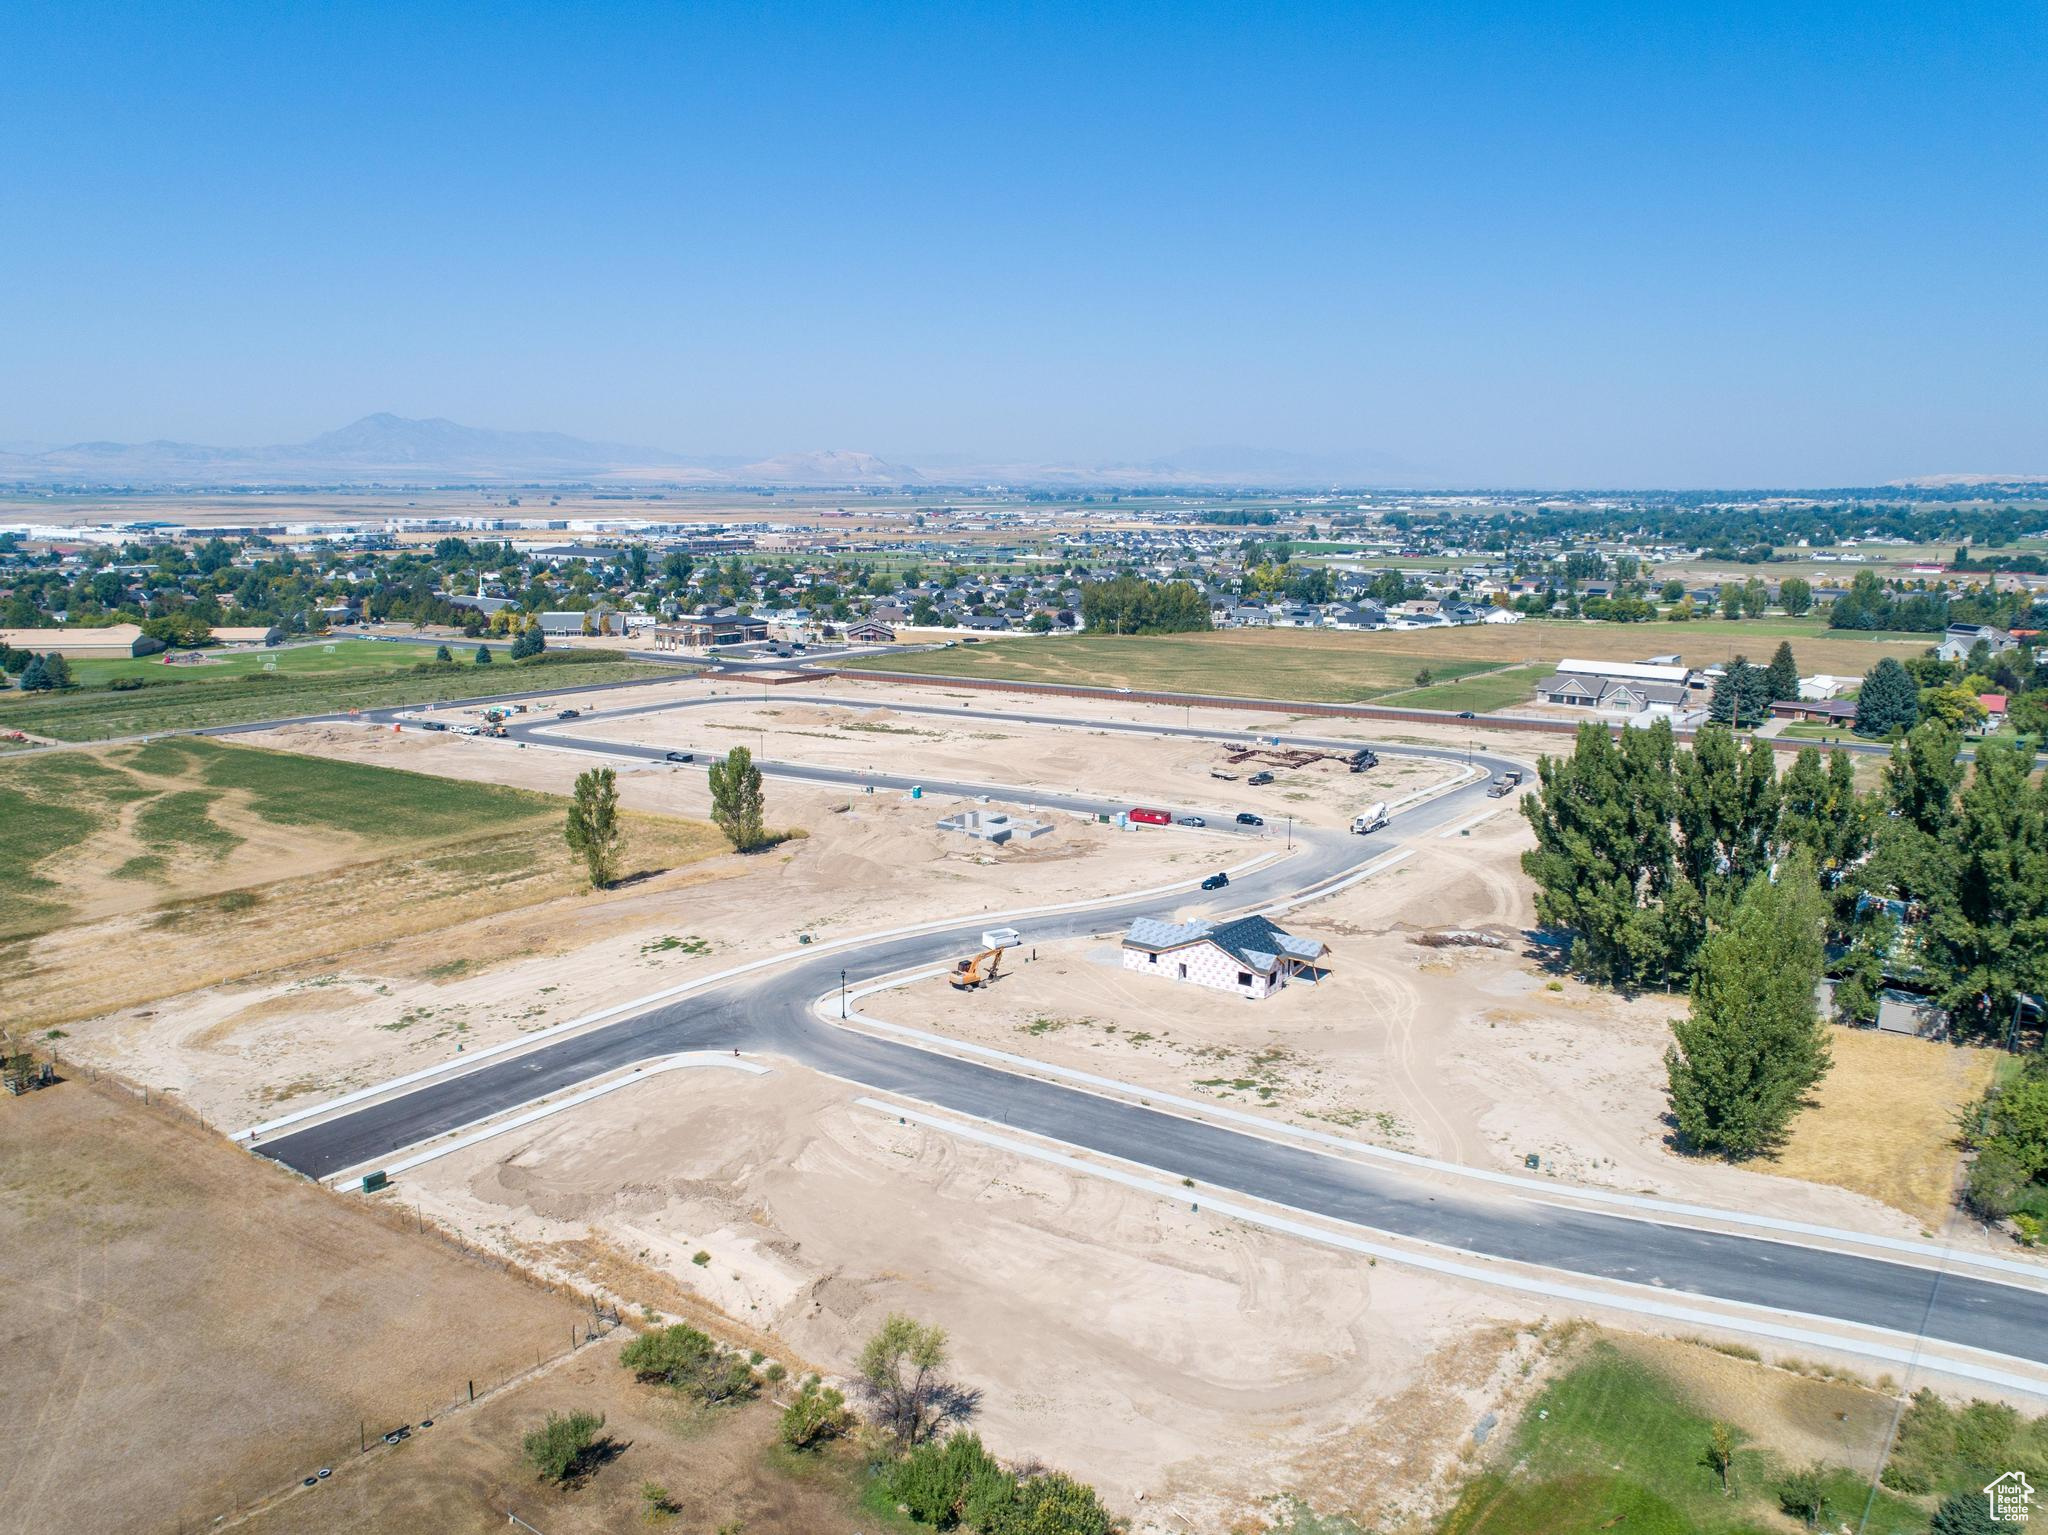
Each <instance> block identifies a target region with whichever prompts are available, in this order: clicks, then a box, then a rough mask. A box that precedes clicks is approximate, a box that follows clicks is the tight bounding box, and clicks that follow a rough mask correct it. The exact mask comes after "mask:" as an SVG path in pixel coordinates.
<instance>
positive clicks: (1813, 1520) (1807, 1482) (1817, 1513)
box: [1778, 1466, 1833, 1530]
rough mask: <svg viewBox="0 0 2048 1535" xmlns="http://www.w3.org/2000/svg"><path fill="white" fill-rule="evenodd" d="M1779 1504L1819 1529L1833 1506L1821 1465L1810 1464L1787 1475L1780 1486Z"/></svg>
mask: <svg viewBox="0 0 2048 1535" xmlns="http://www.w3.org/2000/svg"><path fill="white" fill-rule="evenodd" d="M1778 1506H1779V1507H1780V1508H1782V1509H1784V1510H1785V1512H1786V1513H1788V1514H1790V1515H1791V1516H1792V1517H1793V1518H1794V1519H1797V1520H1798V1521H1799V1522H1800V1523H1801V1524H1803V1525H1805V1526H1806V1527H1807V1528H1808V1529H1809V1530H1814V1529H1819V1528H1820V1523H1821V1521H1822V1520H1823V1519H1825V1518H1827V1516H1828V1511H1829V1509H1830V1508H1831V1507H1832V1506H1833V1505H1832V1504H1831V1503H1830V1502H1829V1500H1828V1484H1827V1477H1826V1476H1825V1475H1824V1474H1823V1473H1822V1471H1821V1468H1820V1467H1819V1466H1808V1467H1807V1468H1806V1469H1805V1470H1803V1471H1795V1472H1793V1473H1792V1474H1791V1475H1790V1476H1788V1477H1786V1478H1785V1480H1784V1482H1783V1483H1781V1484H1780V1486H1779V1488H1778Z"/></svg>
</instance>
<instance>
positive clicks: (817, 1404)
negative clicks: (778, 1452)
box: [782, 1375, 853, 1450]
mask: <svg viewBox="0 0 2048 1535" xmlns="http://www.w3.org/2000/svg"><path fill="white" fill-rule="evenodd" d="M852 1421H853V1414H851V1413H850V1412H848V1411H847V1410H846V1396H845V1394H844V1393H843V1392H839V1391H835V1390H834V1389H833V1388H832V1387H830V1386H828V1385H825V1384H824V1383H823V1382H822V1381H820V1380H819V1379H818V1377H817V1376H815V1375H813V1376H812V1377H811V1378H810V1379H809V1380H807V1381H805V1382H804V1385H803V1389H802V1390H801V1391H799V1392H798V1393H797V1394H796V1400H795V1401H794V1402H792V1403H790V1404H789V1409H788V1411H786V1412H784V1413H783V1415H782V1442H783V1443H784V1444H786V1445H788V1446H789V1447H790V1448H791V1449H792V1450H809V1449H815V1448H816V1447H817V1446H818V1445H821V1444H823V1443H824V1442H825V1441H826V1440H828V1439H836V1438H838V1437H839V1435H841V1434H843V1433H845V1432H846V1430H847V1427H848V1426H849V1425H850V1424H851V1423H852Z"/></svg>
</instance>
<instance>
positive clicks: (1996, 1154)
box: [1964, 1143, 2027, 1221]
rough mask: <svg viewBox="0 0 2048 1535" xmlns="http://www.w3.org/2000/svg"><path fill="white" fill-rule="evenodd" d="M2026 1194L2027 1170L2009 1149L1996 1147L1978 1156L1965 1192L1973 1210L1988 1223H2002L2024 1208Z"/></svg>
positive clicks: (1971, 1166)
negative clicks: (2022, 1205)
mask: <svg viewBox="0 0 2048 1535" xmlns="http://www.w3.org/2000/svg"><path fill="white" fill-rule="evenodd" d="M2026 1192H2027V1169H2026V1167H2025V1166H2024V1165H2023V1164H2022V1163H2021V1161H2020V1159H2019V1158H2018V1157H2017V1156H2015V1155H2013V1153H2012V1152H2011V1151H2010V1150H2009V1149H2007V1148H2006V1147H2004V1146H2000V1145H1997V1144H1996V1143H1993V1144H1991V1145H1988V1146H1986V1147H1985V1148H1984V1149H1983V1150H1982V1151H1979V1152H1978V1153H1977V1158H1976V1160H1975V1161H1973V1162H1972V1163H1971V1164H1970V1175H1969V1181H1968V1182H1967V1184H1966V1185H1965V1189H1964V1197H1965V1198H1966V1199H1968V1200H1969V1202H1970V1208H1971V1209H1973V1210H1975V1211H1976V1212H1977V1213H1978V1214H1979V1215H1981V1216H1983V1217H1984V1218H1985V1219H1986V1220H1991V1221H2002V1220H2004V1219H2005V1218H2006V1217H2007V1216H2008V1215H2010V1214H2012V1212H2013V1211H2014V1210H2017V1209H2018V1208H2020V1201H2021V1200H2022V1199H2023V1198H2024V1197H2025V1195H2026Z"/></svg>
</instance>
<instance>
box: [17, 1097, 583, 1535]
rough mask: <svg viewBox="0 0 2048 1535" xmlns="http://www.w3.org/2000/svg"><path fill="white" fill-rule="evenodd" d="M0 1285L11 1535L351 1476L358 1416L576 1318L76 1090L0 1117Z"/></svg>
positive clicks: (448, 1397)
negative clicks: (344, 1469)
mask: <svg viewBox="0 0 2048 1535" xmlns="http://www.w3.org/2000/svg"><path fill="white" fill-rule="evenodd" d="M0 1290H4V1291H5V1293H6V1295H7V1306H8V1312H9V1321H8V1328H9V1333H8V1335H9V1344H8V1365H7V1389H6V1390H5V1391H0V1437H4V1439H5V1441H6V1443H7V1444H8V1445H9V1446H10V1450H9V1453H8V1454H7V1455H5V1456H0V1530H6V1531H21V1532H28V1531H45V1530H76V1531H85V1530H116V1529H119V1530H163V1531H170V1530H195V1529H202V1528H205V1527H206V1526H207V1524H208V1522H209V1521H210V1520H212V1519H213V1517H214V1516H215V1515H217V1514H223V1513H227V1512H228V1511H230V1510H231V1509H233V1508H234V1507H235V1506H236V1505H237V1504H239V1503H243V1502H245V1501H247V1500H249V1499H252V1498H254V1497H256V1496H258V1495H260V1494H263V1493H267V1492H269V1491H271V1490H273V1489H275V1488H277V1487H279V1486H281V1485H284V1484H287V1483H291V1482H296V1481H297V1480H298V1479H299V1478H300V1477H302V1476H305V1475H308V1474H309V1473H311V1472H312V1471H313V1470H314V1469H316V1468H317V1467H320V1466H346V1465H348V1463H349V1462H350V1461H353V1460H355V1459H356V1458H357V1445H358V1434H359V1427H358V1425H359V1424H361V1423H363V1422H365V1421H367V1422H368V1423H369V1424H370V1425H371V1433H372V1434H373V1435H378V1434H381V1433H383V1431H384V1430H385V1429H387V1428H391V1427H395V1426H397V1425H398V1424H401V1423H416V1422H418V1421H419V1420H420V1418H422V1417H424V1416H431V1415H433V1414H435V1413H437V1412H439V1411H440V1410H441V1409H442V1408H445V1407H447V1406H448V1405H450V1404H451V1403H453V1402H455V1401H457V1400H458V1399H460V1398H462V1397H464V1396H465V1395H466V1393H467V1386H468V1382H469V1381H470V1380H472V1379H473V1380H475V1382H476V1384H477V1389H478V1390H479V1391H486V1390H488V1389H489V1388H490V1387H491V1386H493V1385H496V1384H497V1383H499V1382H501V1381H504V1380H506V1379H508V1378H509V1377H511V1376H513V1375H515V1374H517V1373H518V1372H519V1371H521V1370H522V1369H531V1368H532V1367H533V1365H534V1362H535V1360H536V1358H539V1357H542V1356H552V1355H555V1354H561V1353H564V1352H565V1351H566V1350H567V1348H568V1340H569V1330H570V1328H571V1327H572V1326H573V1325H574V1324H575V1323H576V1322H577V1321H578V1320H579V1319H582V1320H586V1321H587V1320H588V1318H589V1310H588V1308H587V1307H586V1306H579V1305H578V1304H577V1303H576V1302H575V1301H573V1300H570V1299H568V1298H565V1297H562V1296H558V1295H556V1294H554V1293H552V1292H550V1291H546V1290H542V1289H539V1288H537V1287H535V1286H533V1285H531V1284H528V1283H526V1282H524V1281H523V1280H521V1279H519V1278H517V1277H515V1276H513V1275H510V1274H507V1273H504V1272H502V1271H501V1270H500V1269H498V1268H496V1267H494V1266H491V1265H487V1264H484V1263H480V1262H477V1261H476V1260H474V1259H472V1258H469V1257H467V1256H466V1255H464V1254H462V1253H461V1252H460V1251H458V1250H457V1249H455V1248H453V1247H451V1246H449V1245H448V1244H446V1243H444V1242H442V1241H440V1240H439V1239H437V1238H436V1237H434V1236H433V1235H431V1234H429V1235H424V1236H422V1235H418V1234H415V1232H414V1231H413V1230H412V1226H411V1222H409V1221H408V1222H405V1223H404V1225H403V1226H402V1227H401V1226H400V1225H399V1223H398V1222H396V1221H393V1220H388V1219H386V1218H382V1217H380V1216H379V1215H377V1214H374V1213H372V1212H371V1211H369V1210H367V1209H365V1208H364V1207H363V1206H362V1204H361V1203H360V1202H352V1201H348V1200H344V1199H340V1198H337V1197H335V1196H333V1195H331V1194H329V1193H327V1192H326V1191H325V1190H324V1189H320V1188H317V1187H315V1186H314V1185H313V1184H311V1183H309V1182H307V1181H306V1180H305V1179H303V1178H300V1177H297V1176H295V1175H293V1174H291V1173H288V1172H286V1171H284V1170H283V1169H281V1168H279V1167H277V1166H276V1165H275V1164H272V1163H269V1162H265V1161H263V1160H262V1159H260V1158H257V1157H253V1156H251V1155H249V1154H248V1153H247V1152H245V1151H242V1150H240V1149H239V1148H237V1147H235V1146H232V1145H230V1144H229V1143H228V1142H227V1141H225V1140H223V1139H222V1138H221V1137H220V1136H219V1135H218V1134H215V1133H209V1132H206V1131H203V1130H201V1129H200V1128H199V1127H198V1126H197V1125H194V1124H191V1123H189V1122H188V1121H187V1120H185V1119H183V1118H182V1117H173V1116H172V1115H171V1114H169V1113H168V1112H166V1111H165V1110H164V1109H161V1108H145V1107H143V1106H142V1105H141V1104H140V1103H139V1102H136V1101H135V1100H133V1099H132V1098H130V1097H129V1095H128V1094H127V1092H126V1091H125V1090H123V1089H120V1088H118V1087H114V1086H111V1085H108V1084H101V1085H100V1086H98V1087H95V1086H92V1085H90V1084H88V1083H86V1082H82V1081H76V1080H74V1081H68V1082H65V1083H62V1084H61V1085H59V1086H57V1087H54V1088H50V1089H47V1090H45V1091H43V1092H40V1093H34V1094H30V1095H28V1096H27V1097H24V1098H20V1099H15V1100H8V1101H6V1107H5V1110H4V1112H0ZM375 1442H376V1440H375V1438H372V1440H371V1443H373V1444H374V1443H375ZM368 1475H369V1476H370V1477H372V1478H374V1477H375V1476H376V1472H374V1471H371V1472H369V1473H368ZM495 1524H496V1525H497V1526H500V1527H502V1526H503V1524H504V1516H503V1515H502V1514H499V1515H497V1516H496V1520H495ZM286 1527H289V1526H286ZM356 1527H357V1528H367V1526H361V1525H358V1526H356ZM384 1527H385V1528H401V1527H408V1526H406V1525H404V1523H403V1521H400V1523H399V1524H397V1525H387V1526H384ZM409 1527H411V1528H445V1527H446V1526H440V1525H436V1524H426V1525H414V1526H409Z"/></svg>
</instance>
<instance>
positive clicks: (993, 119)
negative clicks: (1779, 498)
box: [0, 4, 2048, 489]
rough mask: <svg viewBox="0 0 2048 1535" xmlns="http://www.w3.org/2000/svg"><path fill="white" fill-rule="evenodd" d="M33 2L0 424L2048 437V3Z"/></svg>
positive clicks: (1576, 446) (1291, 447)
mask: <svg viewBox="0 0 2048 1535" xmlns="http://www.w3.org/2000/svg"><path fill="white" fill-rule="evenodd" d="M0 45H4V46H5V48H6V50H7V52H8V55H9V57H10V58H11V59H12V60H13V61H14V64H15V68H14V70H13V71H12V77H11V80H10V85H11V89H10V92H9V95H8V99H7V100H6V101H5V102H0V125H4V127H5V128H6V131H7V134H8V138H9V142H10V143H11V144H12V145H13V146H14V148H15V151H16V152H15V154H14V155H13V156H11V157H10V164H9V166H8V168H7V169H6V171H5V172H0V178H4V180H0V185H4V186H5V187H6V189H7V191H8V193H9V194H10V195H9V203H10V206H11V208H12V209H13V210H14V212H15V215H16V216H15V218H14V220H13V221H12V223H13V226H14V230H15V233H14V235H13V236H12V237H11V238H10V240H9V241H8V242H6V243H5V245H4V246H0V326H4V331H0V333H4V334H5V336H6V338H7V341H6V352H5V354H4V355H5V356H6V359H7V360H6V364H5V366H4V367H0V441H7V442H13V443H22V442H37V443H47V444H60V445H68V444H72V443H78V442H88V441H96V440H98V441H119V442H128V443H140V442H146V441H149V440H152V439H167V440H173V441H182V442H192V443H200V444H207V445H215V446H223V447H244V446H257V445H268V444H283V443H296V442H301V441H304V440H306V439H308V438H311V437H314V436H317V435H319V434H321V433H324V432H329V431H332V430H335V429H337V428H339V427H342V426H343V425H344V424H346V423H349V422H352V421H354V420H356V419H357V418H358V417H361V416H364V415H366V414H369V413H372V412H380V411H390V412H393V413H396V414H399V415H402V416H407V417H416V418H417V417H445V418H448V419H450V420H453V421H456V422H460V423H464V424H466V425H474V426H478V427H483V428H489V429H493V430H502V431H521V432H558V433H565V434H569V435H572V436H576V437H580V438H586V439H594V440H601V441H609V442H621V443H630V444H644V445H647V446H651V447H657V448H661V449H664V450H667V451H669V452H672V453H676V454H682V455H690V456H714V457H721V456H722V457H734V458H739V459H743V460H744V459H751V458H755V457H764V456H769V455H780V454H787V453H796V452H807V451H815V450H822V449H848V450H856V451H862V452H868V453H872V454H875V455H877V456H878V457H880V458H882V459H884V460H887V461H890V462H893V463H900V464H907V465H911V466H916V467H932V468H944V467H945V466H947V465H949V464H950V465H975V466H996V465H1003V464H1015V465H1024V466H1029V465H1073V466H1079V467H1095V466H1102V465H1117V464H1130V465H1142V464H1146V463H1151V462H1155V461H1159V460H1172V459H1174V458H1175V457H1176V456H1182V455H1187V454H1189V453H1196V452H1205V451H1210V450H1214V449H1217V448H1219V447H1226V448H1228V449H1230V450H1231V451H1232V452H1236V453H1239V454H1241V455H1251V456H1256V455H1261V454H1263V455H1280V456H1283V457H1286V458H1289V459H1292V460H1295V461H1305V462H1313V463H1316V464H1320V465H1327V466H1330V467H1331V468H1332V469H1333V470H1338V471H1344V472H1342V473H1340V474H1339V475H1338V476H1337V477H1341V478H1349V479H1356V480H1358V481H1360V482H1372V481H1378V482H1382V483H1412V484H1417V485H1432V484H1446V485H1460V486H1474V487H1477V486H1489V485H1493V486H1544V487H1557V488H1573V487H1623V486H1646V487H1647V486H1655V487H1663V488H1672V489H1680V488H1688V487H1729V488H1734V487H1748V486H1815V487H1820V486H1841V485H1876V484H1883V483H1885V482H1888V481H1892V480H1897V479H1902V478H1911V477H1918V476H1929V475H1940V474H1949V473H1986V474H2015V475H2018V474H2028V475H2041V474H2048V371H2044V369H2043V367H2042V365H2041V362H2040V358H2041V357H2042V356H2043V355H2044V353H2048V261H2044V259H2043V255H2042V253H2043V252H2044V251H2048V202H2044V199H2042V198H2041V196H2040V188H2041V187H2042V186H2043V185H2048V113H2044V112H2043V110H2042V108H2041V105H2040V99H2041V98H2040V93H2039V90H2038V82H2037V80H2036V79H2035V72H2036V70H2037V68H2038V61H2039V59H2040V58H2041V57H2043V56H2044V52H2048V13H2044V12H2043V11H2042V10H2041V9H2040V8H2039V7H2038V6H2024V5H2018V4H1996V5H1992V6H1988V7H1980V8H1974V9H1972V10H1970V11H1967V12H1960V11H1959V12H1954V13H1945V12H1944V13H1937V12H1935V11H1933V10H1931V9H1930V8H1927V7H1924V6H1890V7H1885V6H1879V7H1875V8H1873V7H1868V6H1864V7H1855V8H1852V7H1847V6H1841V7H1819V8H1812V7H1809V8H1802V9H1801V10H1799V11H1798V13H1797V14H1792V13H1788V12H1786V11H1785V9H1784V8H1782V7H1771V6H1766V5H1761V4H1747V5H1745V4H1723V5H1715V6H1710V7H1698V8H1692V9H1689V10H1688V11H1686V12H1684V13H1682V14H1674V13H1668V12H1661V11H1644V10H1642V9H1641V8H1632V7H1625V6H1620V5H1612V6H1600V5H1590V4H1577V5H1567V6H1536V5H1532V4H1503V5H1497V6H1486V7H1478V6H1459V7H1454V8H1451V9H1448V10H1437V11H1432V12H1429V13H1427V14H1419V13H1408V12H1402V11H1396V10H1393V9H1391V8H1378V7H1372V8H1355V7H1354V8H1334V7H1331V8H1320V7H1308V6H1294V7H1278V8H1265V9H1261V10H1259V11H1257V12H1255V13H1254V12H1246V11H1239V10H1235V9H1230V8H1222V7H1204V6H1193V7H1171V8H1168V7H1121V8H1116V9H1114V10H1112V11H1103V10H1100V9H1082V8H1072V9H1066V8H1041V9H1034V10H1032V11H1030V12H1028V13H1015V14H1013V13H1009V12H1003V13H993V12H984V11H976V10H973V9H959V8H939V7H933V8H906V7H888V8H874V9H871V10H858V9H855V10H835V11H832V12H829V13H809V12H802V11H790V12H782V13H763V12H759V11H756V10H752V9H743V8H727V7H722V6H715V5H714V6H706V7H698V8H692V9H691V10H689V11H688V12H686V13H685V12H678V11H674V10H672V9H669V8H662V7H644V8H640V7H630V6H628V7H614V8H611V9H608V10H606V11H604V12H601V13H577V14H575V15H567V14H559V13H556V12H553V11H549V10H529V11H520V10H503V9H490V10H486V9H483V8H481V7H478V8H469V7H463V6H454V5H447V4H437V5H434V6H431V7H429V8H426V9H423V10H417V11H412V10H398V9H389V10H385V9H376V8H366V9H357V10H352V11H348V12H334V13H280V12H273V11H272V10H270V9H267V8H258V7H246V8H237V7H233V6H229V7H218V6H215V7H204V8H202V7H178V6H171V7H166V8H161V9H158V10H153V11H150V12H147V13H140V12H129V11H125V10H115V9H107V10H101V9H97V8H94V7H91V6H82V7H62V8H60V7H55V6H49V5H43V6H28V7H19V8H15V9H13V10H11V11H10V12H9V13H8V15H7V17H6V18H5V19H0ZM458 60H459V61H460V67H451V61H458Z"/></svg>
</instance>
